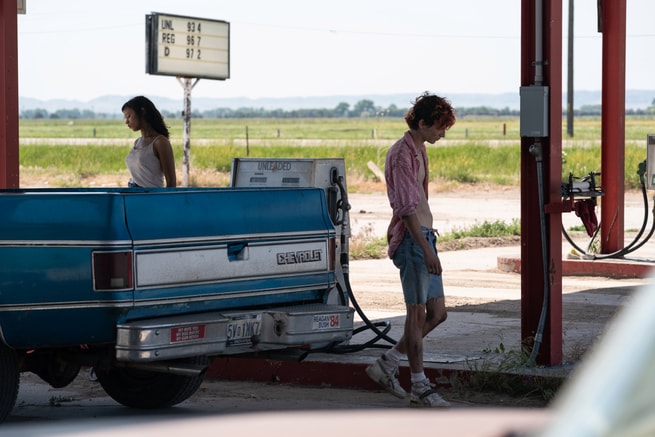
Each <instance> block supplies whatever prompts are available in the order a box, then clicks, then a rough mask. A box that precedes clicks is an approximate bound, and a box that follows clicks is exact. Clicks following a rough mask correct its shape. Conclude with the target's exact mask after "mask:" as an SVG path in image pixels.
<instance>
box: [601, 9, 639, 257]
mask: <svg viewBox="0 0 655 437" xmlns="http://www.w3.org/2000/svg"><path fill="white" fill-rule="evenodd" d="M601 9H602V11H601V12H600V13H601V25H602V29H601V31H602V32H603V81H602V87H603V89H602V115H601V157H602V160H601V169H600V177H601V181H602V185H603V189H604V190H605V196H604V197H603V198H602V200H601V208H600V222H601V227H600V238H601V239H600V252H601V253H613V252H616V251H618V250H621V249H623V247H624V242H625V241H624V227H625V226H624V215H625V33H626V0H611V1H603V2H602V3H601ZM634 171H637V169H634Z"/></svg>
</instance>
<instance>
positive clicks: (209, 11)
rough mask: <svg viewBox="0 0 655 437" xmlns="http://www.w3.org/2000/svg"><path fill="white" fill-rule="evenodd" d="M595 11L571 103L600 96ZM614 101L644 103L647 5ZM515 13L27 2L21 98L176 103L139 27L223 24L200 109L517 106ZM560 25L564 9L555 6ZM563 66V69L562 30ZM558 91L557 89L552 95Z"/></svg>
mask: <svg viewBox="0 0 655 437" xmlns="http://www.w3.org/2000/svg"><path fill="white" fill-rule="evenodd" d="M596 3H597V0H576V1H575V15H574V18H575V23H576V29H575V48H574V54H575V74H576V76H575V89H576V90H599V89H600V87H601V42H602V39H601V34H599V33H598V32H597V30H596V23H597V14H596ZM627 3H628V14H627V17H628V18H627V60H626V64H627V65H626V87H627V88H628V89H655V56H653V51H652V47H653V46H655V26H654V25H653V23H654V22H655V0H628V1H627ZM520 5H521V2H520V1H519V0H497V1H493V0H416V1H414V0H406V1H398V0H395V1H388V0H347V1H344V0H331V1H324V2H316V1H312V0H252V1H250V0H232V1H225V0H129V1H128V0H111V1H96V0H65V1H64V0H27V14H26V15H19V16H18V50H19V53H18V55H19V94H20V95H21V96H22V97H33V98H39V99H53V98H65V99H79V100H90V99H92V98H95V97H98V96H102V95H106V94H117V95H134V94H145V95H157V96H166V97H171V98H177V97H181V96H182V93H183V92H182V87H181V86H180V84H179V83H178V81H177V80H176V79H175V78H174V77H170V76H158V75H157V76H156V75H149V74H146V72H145V71H146V70H145V53H146V50H145V46H146V44H145V16H146V14H149V13H152V12H159V13H164V14H175V15H186V16H191V17H197V18H205V19H212V20H224V21H227V22H229V23H230V39H231V41H230V78H229V79H227V80H225V81H219V80H209V79H202V80H200V82H198V84H197V86H196V87H195V88H194V90H193V92H192V95H193V96H201V97H217V98H221V97H251V98H258V97H296V96H325V95H359V94H373V95H374V94H389V93H420V92H422V91H424V90H430V91H434V92H438V93H442V94H445V95H447V94H448V93H462V92H471V93H477V92H483V93H501V92H518V87H519V84H520V43H521V39H520V9H521V8H520ZM563 10H564V22H565V23H566V19H567V18H566V16H567V10H568V0H563ZM563 28H564V37H565V42H564V46H565V47H564V51H563V53H564V59H566V37H567V35H566V25H564V26H563ZM564 88H566V82H564Z"/></svg>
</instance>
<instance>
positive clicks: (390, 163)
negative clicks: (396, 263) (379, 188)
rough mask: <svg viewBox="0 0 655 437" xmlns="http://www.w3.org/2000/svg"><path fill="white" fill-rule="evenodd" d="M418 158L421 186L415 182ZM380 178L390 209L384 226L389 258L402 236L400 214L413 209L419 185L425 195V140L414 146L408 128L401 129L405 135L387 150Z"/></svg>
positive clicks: (426, 192)
mask: <svg viewBox="0 0 655 437" xmlns="http://www.w3.org/2000/svg"><path fill="white" fill-rule="evenodd" d="M419 154H420V156H419ZM419 158H420V159H423V166H424V168H425V178H424V179H423V187H422V188H421V187H420V186H419V184H418V182H417V176H418V172H419V165H420V164H419ZM384 178H385V180H386V183H387V196H388V197H389V204H390V205H391V209H392V211H393V216H392V217H391V222H390V223H389V228H388V229H387V241H388V242H389V250H388V254H389V258H393V255H394V254H395V253H396V249H398V246H399V245H400V242H401V241H402V240H403V238H404V237H405V222H403V217H406V216H408V215H411V214H414V213H415V212H416V207H417V206H418V204H419V202H420V201H421V192H420V190H421V189H423V190H424V192H425V197H426V199H427V196H428V179H429V177H428V157H427V153H426V151H425V144H420V145H419V146H418V147H417V146H416V144H414V139H413V138H412V135H411V134H410V133H409V131H407V132H405V135H403V137H402V138H401V139H399V140H398V141H396V143H395V144H394V145H393V146H391V148H390V149H389V151H388V152H387V158H386V162H385V165H384Z"/></svg>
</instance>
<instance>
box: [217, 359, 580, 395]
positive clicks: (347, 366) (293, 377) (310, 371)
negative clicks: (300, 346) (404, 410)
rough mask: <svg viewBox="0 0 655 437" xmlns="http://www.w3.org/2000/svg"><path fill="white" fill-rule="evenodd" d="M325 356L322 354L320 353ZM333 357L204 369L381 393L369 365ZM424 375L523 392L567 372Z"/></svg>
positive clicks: (224, 375) (445, 383)
mask: <svg viewBox="0 0 655 437" xmlns="http://www.w3.org/2000/svg"><path fill="white" fill-rule="evenodd" d="M322 355H325V354H322ZM340 356H341V355H340V354H335V356H334V358H325V359H322V360H314V359H307V360H304V361H300V362H298V361H278V360H270V359H265V358H261V359H258V358H237V357H220V358H217V359H215V360H214V361H213V362H212V364H211V365H210V367H209V369H208V370H207V374H206V378H208V379H225V380H237V381H255V382H264V383H276V384H295V385H306V386H315V387H334V388H350V389H360V390H376V391H378V390H381V388H380V386H379V385H378V384H376V383H375V382H373V381H372V380H371V379H369V377H368V376H367V375H366V372H365V369H366V366H367V365H368V364H370V363H364V362H359V363H357V362H350V361H347V360H346V361H343V360H340V359H339V357H340ZM425 374H426V376H427V377H428V378H429V379H430V381H433V382H434V383H436V385H437V387H447V388H457V387H464V386H467V385H470V384H474V385H477V386H479V385H480V384H484V383H485V382H486V385H487V386H489V387H493V381H492V379H493V378H494V377H496V376H500V375H502V377H503V381H504V384H505V385H507V384H508V380H510V379H512V380H513V383H512V384H511V385H512V386H514V387H517V386H518V385H519V384H520V385H521V387H523V388H524V389H525V391H531V390H533V389H535V388H537V389H538V388H543V387H551V388H556V387H559V386H560V385H561V384H562V383H564V381H565V380H566V378H567V376H568V375H567V374H568V372H567V371H565V372H559V373H557V372H555V373H553V372H550V373H549V372H539V369H532V370H530V369H528V371H526V372H524V373H515V372H502V371H498V370H493V369H489V370H480V369H464V368H456V367H452V368H449V367H446V366H444V367H439V366H430V367H428V366H426V367H425ZM398 380H399V381H400V383H401V384H402V385H403V386H404V387H409V386H410V372H409V368H408V367H407V366H402V365H401V366H400V368H399V371H398Z"/></svg>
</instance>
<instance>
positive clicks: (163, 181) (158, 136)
mask: <svg viewBox="0 0 655 437" xmlns="http://www.w3.org/2000/svg"><path fill="white" fill-rule="evenodd" d="M121 110H122V111H123V116H124V117H125V124H126V125H127V127H129V128H130V129H132V130H133V131H135V132H136V131H141V137H140V138H138V139H137V140H136V141H134V147H133V148H132V150H131V151H130V153H129V154H128V155H127V157H126V158H125V164H126V165H127V168H128V169H129V170H130V174H131V175H132V177H131V178H130V180H129V182H128V184H127V185H128V187H175V186H176V176H175V158H174V156H173V148H172V146H171V142H170V141H169V133H168V127H166V124H165V123H164V118H163V117H162V115H161V113H160V112H159V110H158V109H157V108H156V107H155V105H154V104H153V103H152V102H151V101H150V100H149V99H148V98H146V97H143V96H137V97H134V98H132V99H130V100H128V101H127V102H125V104H124V105H123V107H122V108H121Z"/></svg>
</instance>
